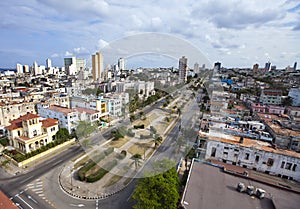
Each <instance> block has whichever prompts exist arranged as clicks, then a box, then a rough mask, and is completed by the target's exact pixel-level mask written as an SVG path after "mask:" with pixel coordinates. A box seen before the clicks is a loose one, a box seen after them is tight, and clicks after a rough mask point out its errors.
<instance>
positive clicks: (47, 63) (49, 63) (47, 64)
mask: <svg viewBox="0 0 300 209" xmlns="http://www.w3.org/2000/svg"><path fill="white" fill-rule="evenodd" d="M51 67H52V62H51V59H49V58H48V59H46V68H47V69H50V68H51Z"/></svg>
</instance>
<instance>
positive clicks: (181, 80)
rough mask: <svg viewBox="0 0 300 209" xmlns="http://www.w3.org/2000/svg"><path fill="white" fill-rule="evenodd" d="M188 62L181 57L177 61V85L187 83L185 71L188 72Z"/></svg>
mask: <svg viewBox="0 0 300 209" xmlns="http://www.w3.org/2000/svg"><path fill="white" fill-rule="evenodd" d="M187 62H188V60H187V58H186V57H185V56H182V57H181V58H180V59H179V65H178V71H179V77H178V82H179V83H185V82H186V81H187V71H188V64H187Z"/></svg>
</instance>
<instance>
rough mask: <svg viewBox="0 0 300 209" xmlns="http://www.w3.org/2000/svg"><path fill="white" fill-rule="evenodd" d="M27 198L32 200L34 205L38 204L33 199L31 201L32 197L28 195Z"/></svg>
mask: <svg viewBox="0 0 300 209" xmlns="http://www.w3.org/2000/svg"><path fill="white" fill-rule="evenodd" d="M27 197H28V199H30V200H32V201H33V202H34V203H35V204H37V203H38V202H37V201H36V200H35V199H33V197H31V196H30V195H28V196H27Z"/></svg>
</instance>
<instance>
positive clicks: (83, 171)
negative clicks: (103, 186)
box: [77, 160, 96, 181]
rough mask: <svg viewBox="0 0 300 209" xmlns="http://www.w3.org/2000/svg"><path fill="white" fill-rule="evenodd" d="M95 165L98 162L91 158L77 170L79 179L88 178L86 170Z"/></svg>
mask: <svg viewBox="0 0 300 209" xmlns="http://www.w3.org/2000/svg"><path fill="white" fill-rule="evenodd" d="M95 165H96V163H95V162H94V161H92V160H90V161H89V162H88V163H87V164H86V165H85V166H83V167H81V168H80V169H79V170H78V172H77V174H78V177H79V180H80V181H85V180H86V176H85V174H86V172H88V171H89V170H90V169H91V168H92V167H94V166H95Z"/></svg>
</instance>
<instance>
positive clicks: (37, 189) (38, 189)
mask: <svg viewBox="0 0 300 209" xmlns="http://www.w3.org/2000/svg"><path fill="white" fill-rule="evenodd" d="M42 190H43V188H36V189H32V191H33V192H35V191H42Z"/></svg>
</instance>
